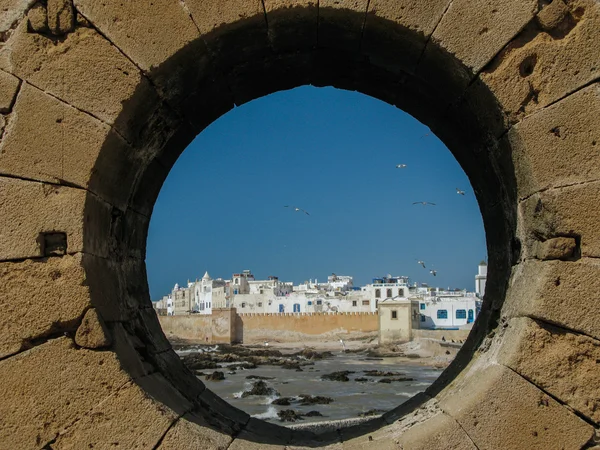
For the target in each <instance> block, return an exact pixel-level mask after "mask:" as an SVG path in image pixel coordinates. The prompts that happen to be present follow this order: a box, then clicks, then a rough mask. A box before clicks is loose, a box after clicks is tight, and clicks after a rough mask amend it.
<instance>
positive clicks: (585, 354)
mask: <svg viewBox="0 0 600 450" xmlns="http://www.w3.org/2000/svg"><path fill="white" fill-rule="evenodd" d="M498 360H499V362H500V363H502V364H504V365H506V366H508V367H510V368H511V369H512V370H514V371H515V372H517V373H518V374H520V375H521V376H523V377H525V378H526V379H528V380H530V381H531V382H532V383H534V384H535V385H536V386H539V387H540V388H542V389H543V390H544V391H546V392H548V393H550V394H552V396H553V397H555V398H558V399H559V400H561V401H562V402H564V403H566V404H567V405H569V406H570V407H571V408H573V409H574V410H576V411H578V412H580V413H581V414H583V415H584V416H586V417H588V418H589V419H590V420H593V421H594V422H595V423H596V424H598V423H600V386H598V383H597V380H598V375H599V369H598V361H600V340H596V339H592V338H590V337H588V336H585V335H582V334H577V333H570V332H567V331H565V330H564V329H560V328H557V327H554V326H551V325H548V324H544V323H540V322H536V321H534V320H531V319H529V318H526V317H522V318H515V319H512V320H511V321H510V322H509V327H508V330H507V331H506V334H505V336H504V339H503V345H502V347H501V349H500V354H499V356H498Z"/></svg>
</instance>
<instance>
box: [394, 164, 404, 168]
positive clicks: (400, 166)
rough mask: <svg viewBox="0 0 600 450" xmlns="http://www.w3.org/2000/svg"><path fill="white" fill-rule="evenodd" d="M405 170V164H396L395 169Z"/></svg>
mask: <svg viewBox="0 0 600 450" xmlns="http://www.w3.org/2000/svg"><path fill="white" fill-rule="evenodd" d="M404 168H406V164H396V169H404Z"/></svg>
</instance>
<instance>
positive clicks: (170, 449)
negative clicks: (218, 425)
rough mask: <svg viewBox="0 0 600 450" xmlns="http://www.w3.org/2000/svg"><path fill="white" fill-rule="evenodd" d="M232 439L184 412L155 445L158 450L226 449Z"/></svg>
mask: <svg viewBox="0 0 600 450" xmlns="http://www.w3.org/2000/svg"><path fill="white" fill-rule="evenodd" d="M232 440H233V439H232V438H231V436H229V435H227V434H224V433H222V432H219V431H216V430H213V429H212V428H210V427H208V426H207V425H206V423H205V422H204V421H203V420H202V419H201V418H199V417H198V416H195V415H193V414H186V415H185V416H183V417H181V418H180V419H179V420H178V421H177V423H176V424H175V425H174V426H173V427H172V428H171V429H170V430H169V431H168V432H167V434H166V435H165V437H164V439H163V440H162V442H161V443H160V446H159V447H157V448H158V449H160V450H180V449H184V448H189V449H197V450H226V449H227V448H228V446H229V444H230V443H231V441H232Z"/></svg>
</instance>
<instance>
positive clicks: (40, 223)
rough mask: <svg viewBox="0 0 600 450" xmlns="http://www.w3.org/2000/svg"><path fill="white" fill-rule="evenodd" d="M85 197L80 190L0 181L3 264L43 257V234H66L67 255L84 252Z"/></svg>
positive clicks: (0, 245)
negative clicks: (57, 232)
mask: <svg viewBox="0 0 600 450" xmlns="http://www.w3.org/2000/svg"><path fill="white" fill-rule="evenodd" d="M0 158H1V156H0ZM0 160H1V159H0ZM85 194H86V193H85V191H83V190H81V189H73V188H69V187H59V186H54V185H49V184H43V183H36V182H31V181H24V180H19V179H15V178H0V209H1V210H2V212H3V214H2V215H0V230H1V231H0V260H8V259H20V258H31V257H40V256H43V254H42V246H41V242H40V234H41V233H44V232H49V231H52V232H56V231H60V232H64V233H66V236H67V244H68V248H67V252H68V253H77V252H81V251H82V250H83V248H84V245H83V205H84V202H85Z"/></svg>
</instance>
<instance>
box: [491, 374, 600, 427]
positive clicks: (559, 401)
mask: <svg viewBox="0 0 600 450" xmlns="http://www.w3.org/2000/svg"><path fill="white" fill-rule="evenodd" d="M498 364H499V365H501V366H502V367H506V368H507V369H509V370H510V371H512V372H514V373H515V374H517V375H518V376H519V377H521V378H522V379H524V380H525V381H527V382H528V383H529V384H531V385H532V386H535V387H536V388H537V389H538V390H540V391H542V392H543V393H544V394H546V395H547V396H548V397H550V398H551V399H553V400H554V401H556V402H557V403H558V404H559V405H561V406H564V407H565V408H566V409H568V410H569V411H570V412H571V413H573V414H575V415H576V416H577V417H579V418H580V419H581V420H583V421H584V422H585V423H587V424H588V425H591V426H592V427H594V428H595V427H597V426H598V424H596V423H594V421H593V420H592V419H590V418H589V417H587V416H586V415H584V414H582V413H581V412H579V411H577V410H575V409H573V408H572V407H571V406H569V405H568V404H567V403H565V402H564V401H562V400H561V399H560V398H558V397H556V396H555V395H553V394H551V393H550V392H548V391H547V390H546V389H544V388H543V387H541V386H538V385H537V384H535V383H534V382H533V380H531V379H529V378H528V377H526V376H525V375H523V374H521V373H519V372H517V371H516V370H514V369H513V368H511V367H508V366H507V365H504V364H501V363H498Z"/></svg>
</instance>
